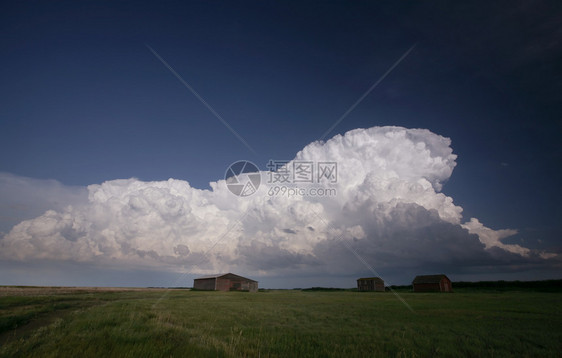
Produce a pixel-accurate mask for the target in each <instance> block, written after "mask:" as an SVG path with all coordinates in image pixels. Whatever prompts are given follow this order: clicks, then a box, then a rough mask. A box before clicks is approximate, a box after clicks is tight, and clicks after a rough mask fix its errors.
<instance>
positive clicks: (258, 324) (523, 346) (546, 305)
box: [0, 287, 562, 357]
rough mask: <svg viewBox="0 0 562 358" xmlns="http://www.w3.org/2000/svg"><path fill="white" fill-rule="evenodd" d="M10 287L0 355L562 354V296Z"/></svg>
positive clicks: (1, 304)
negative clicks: (398, 294)
mask: <svg viewBox="0 0 562 358" xmlns="http://www.w3.org/2000/svg"><path fill="white" fill-rule="evenodd" d="M400 296H401V297H402V298H403V299H404V300H405V301H406V302H407V303H408V304H409V305H410V306H411V308H412V309H413V312H411V311H410V310H409V309H408V308H406V306H405V305H404V304H403V303H401V302H400V301H399V300H398V299H397V298H396V297H395V296H394V295H393V294H392V293H360V292H349V291H335V292H322V291H300V290H272V291H265V292H258V293H242V292H202V291H188V290H158V289H153V290H148V289H146V290H118V289H111V290H103V289H87V288H84V289H67V288H17V287H0V357H65V356H67V357H77V356H81V357H162V356H165V357H172V356H173V357H185V356H189V357H373V356H374V357H377V356H380V357H387V356H389V357H436V356H437V357H440V356H442V357H456V356H460V357H485V356H488V357H492V356H493V357H502V356H517V357H525V356H528V357H549V356H550V357H560V356H561V353H560V352H562V343H561V342H562V300H561V298H562V294H560V293H537V292H502V293H494V292H489V293H471V292H466V293H452V294H439V293H408V292H405V293H400Z"/></svg>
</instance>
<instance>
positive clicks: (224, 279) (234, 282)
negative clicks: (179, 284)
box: [193, 273, 258, 292]
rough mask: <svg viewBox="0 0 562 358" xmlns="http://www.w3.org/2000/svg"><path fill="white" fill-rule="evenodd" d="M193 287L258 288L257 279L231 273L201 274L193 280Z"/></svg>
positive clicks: (203, 288) (216, 289) (250, 289)
mask: <svg viewBox="0 0 562 358" xmlns="http://www.w3.org/2000/svg"><path fill="white" fill-rule="evenodd" d="M193 288H194V289H196V290H207V291H249V292H256V291H257V290H258V281H255V280H252V279H249V278H246V277H242V276H238V275H235V274H233V273H221V274H216V275H210V276H203V277H199V278H196V279H195V280H193Z"/></svg>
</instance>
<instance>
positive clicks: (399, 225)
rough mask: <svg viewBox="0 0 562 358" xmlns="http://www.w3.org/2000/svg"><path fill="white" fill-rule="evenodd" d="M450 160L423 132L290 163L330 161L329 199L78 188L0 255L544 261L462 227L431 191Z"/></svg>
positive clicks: (161, 188) (372, 136)
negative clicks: (333, 172) (83, 192)
mask: <svg viewBox="0 0 562 358" xmlns="http://www.w3.org/2000/svg"><path fill="white" fill-rule="evenodd" d="M455 160H456V155H455V154H453V151H452V148H451V142H450V139H448V138H445V137H442V136H439V135H437V134H434V133H432V132H430V131H428V130H425V129H406V128H401V127H373V128H369V129H356V130H352V131H350V132H347V133H345V134H344V135H337V136H335V137H333V138H332V139H330V140H328V141H327V142H314V143H311V144H309V145H308V146H306V147H305V148H304V149H303V150H302V151H300V152H299V153H298V154H297V155H296V157H295V158H294V161H295V162H312V163H314V165H316V164H317V163H320V162H335V163H337V181H336V182H335V183H330V184H323V185H324V187H323V188H328V189H331V190H334V191H333V192H332V193H333V195H324V196H320V195H316V196H303V195H295V196H291V197H288V196H287V195H273V196H272V195H270V194H271V193H272V191H271V189H272V187H273V186H274V185H277V184H275V183H267V179H268V175H269V173H267V172H262V173H261V174H262V185H261V186H260V187H259V188H258V190H257V192H256V193H254V194H253V195H251V196H248V197H237V196H235V195H233V194H232V193H231V192H230V191H229V190H228V188H227V186H226V182H225V181H224V180H218V181H216V182H212V183H211V188H212V189H211V190H200V189H196V188H193V187H191V186H190V185H189V183H188V182H186V181H182V180H175V179H169V180H167V181H159V182H143V181H140V180H137V179H127V180H112V181H107V182H104V183H102V184H100V185H90V186H88V188H87V190H88V200H87V201H86V202H85V203H80V202H78V203H73V204H72V205H69V206H67V207H66V208H64V209H60V208H59V209H57V210H48V211H46V212H45V213H44V214H42V215H41V216H39V217H36V218H33V219H30V220H25V221H22V222H20V223H19V224H17V225H15V226H14V227H13V228H12V229H11V231H10V232H8V233H7V234H6V235H4V237H3V238H1V239H0V255H1V257H2V258H3V259H5V260H6V259H9V260H33V259H38V260H70V261H75V262H90V263H96V264H102V265H105V264H115V265H125V266H129V267H131V266H133V267H137V266H144V267H158V268H161V269H172V270H173V269H174V268H177V267H178V266H181V267H184V268H189V270H191V271H192V272H195V273H208V272H219V271H237V270H239V271H242V272H244V271H246V270H253V271H254V272H260V273H261V274H262V275H272V274H273V273H275V274H283V273H288V272H301V273H303V272H304V273H314V272H316V273H320V272H334V273H337V272H339V273H343V272H348V273H349V272H360V271H363V272H364V271H365V268H364V267H363V266H362V263H361V262H360V261H361V260H357V258H356V257H355V256H354V255H350V253H349V252H345V251H346V250H347V249H350V250H354V251H355V252H356V253H359V255H360V256H361V257H362V259H363V260H364V261H365V262H367V263H369V264H370V265H372V266H375V267H377V268H378V269H379V270H384V269H385V268H388V269H393V268H394V269H397V268H400V267H424V266H425V267H443V266H445V265H456V266H463V265H465V266H468V267H470V266H478V265H492V264H493V263H494V262H497V261H501V262H505V261H506V260H509V258H511V259H515V260H517V259H518V258H523V257H538V258H543V259H544V258H547V257H548V258H552V257H553V256H549V255H545V254H544V253H543V254H542V255H541V254H539V253H533V251H532V250H529V249H527V248H524V247H521V246H519V245H512V244H506V243H503V242H502V239H504V238H506V237H508V236H511V235H513V234H516V233H517V231H516V230H492V229H490V228H487V227H485V226H484V225H483V224H481V223H480V222H479V221H478V220H477V219H474V218H473V219H471V220H469V221H468V222H465V223H462V219H463V218H462V208H461V207H459V206H456V205H455V204H454V203H453V199H452V198H451V197H448V196H446V195H444V194H443V193H441V192H440V191H441V188H442V185H443V183H444V182H445V181H446V180H448V179H449V178H450V176H451V174H452V172H453V169H454V167H455V165H456V162H455ZM291 164H292V163H289V164H288V167H290V166H291ZM317 174H318V173H317ZM302 185H304V184H302ZM285 194H286V193H285ZM340 243H344V245H340Z"/></svg>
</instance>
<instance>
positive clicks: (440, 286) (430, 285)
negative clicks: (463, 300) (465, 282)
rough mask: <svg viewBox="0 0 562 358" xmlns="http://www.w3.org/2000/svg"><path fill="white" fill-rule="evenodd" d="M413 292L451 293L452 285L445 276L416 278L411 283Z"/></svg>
mask: <svg viewBox="0 0 562 358" xmlns="http://www.w3.org/2000/svg"><path fill="white" fill-rule="evenodd" d="M412 285H413V286H414V292H452V291H453V285H452V284H451V280H449V278H448V277H447V276H446V275H443V274H440V275H421V276H416V278H414V281H413V282H412Z"/></svg>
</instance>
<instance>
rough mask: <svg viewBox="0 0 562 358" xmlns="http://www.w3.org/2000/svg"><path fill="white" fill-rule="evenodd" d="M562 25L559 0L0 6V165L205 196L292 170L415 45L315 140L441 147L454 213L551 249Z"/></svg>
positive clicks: (22, 172) (561, 104)
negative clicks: (388, 134) (413, 131)
mask: <svg viewBox="0 0 562 358" xmlns="http://www.w3.org/2000/svg"><path fill="white" fill-rule="evenodd" d="M561 24H562V5H561V4H560V3H559V2H556V1H551V2H543V1H538V2H533V3H530V2H526V1H516V2H513V1H509V2H495V3H494V4H489V3H487V2H469V3H451V2H431V3H427V2H413V1H412V2H356V3H349V2H343V1H342V2H304V3H303V2H293V3H291V4H287V3H279V2H273V1H255V2H254V1H245V2H230V1H224V2H219V1H210V2H209V1H189V2H163V3H157V2H152V3H149V2H141V1H134V2H126V1H122V2H90V1H86V2H75V1H71V2H57V3H51V2H10V3H8V2H4V3H3V5H2V7H1V9H0V45H1V46H0V48H2V56H1V57H0V61H1V66H0V78H1V79H2V80H1V81H0V101H1V105H0V121H1V126H2V127H1V128H2V130H1V131H0V145H1V148H0V171H3V172H8V173H12V174H15V175H19V176H27V177H32V178H39V179H47V178H49V179H56V180H58V181H60V182H62V183H63V184H67V185H88V184H93V183H101V182H103V181H105V180H111V179H116V178H130V177H137V178H139V179H142V180H163V179H168V178H170V177H172V178H177V179H183V180H187V181H189V182H190V183H191V185H193V186H195V187H197V188H207V187H208V183H209V182H210V181H215V180H217V179H219V178H221V177H223V175H224V172H225V169H226V168H227V167H228V165H229V164H230V163H232V162H234V161H237V160H240V159H248V160H252V161H253V162H255V163H257V164H258V165H260V167H262V168H265V164H266V163H267V161H268V159H292V158H293V157H294V155H295V153H296V152H297V151H299V150H300V149H302V148H303V147H304V146H305V145H307V144H308V143H310V142H312V141H314V140H317V139H319V138H320V137H321V136H322V134H323V133H324V132H325V131H326V130H327V129H328V128H330V126H331V125H332V124H333V123H334V122H335V121H336V120H337V119H338V118H339V117H340V116H341V115H342V114H343V113H344V112H345V111H346V110H347V109H348V108H349V107H350V106H351V105H352V104H353V103H354V102H355V101H356V100H357V99H358V98H359V97H360V96H361V95H362V94H363V93H364V92H365V91H366V90H367V89H368V88H369V87H370V86H371V85H372V84H373V83H374V82H375V81H376V80H377V79H378V78H379V77H380V76H381V75H382V74H383V73H384V72H385V71H386V70H387V69H388V68H389V67H390V66H391V65H392V64H393V63H394V62H395V61H396V60H397V59H398V58H399V57H400V56H402V54H404V52H406V51H407V50H408V49H409V48H410V47H411V46H412V45H414V44H417V45H416V47H415V48H414V50H413V51H412V52H411V53H410V54H409V56H408V57H407V58H405V59H404V61H402V62H401V63H400V64H399V65H398V66H397V67H396V69H395V70H394V71H393V72H392V73H390V74H389V76H388V77H386V78H385V79H384V81H382V82H381V84H380V85H379V86H378V87H377V88H375V89H374V90H373V92H371V93H370V95H369V96H368V97H367V98H366V99H365V100H364V101H362V102H361V104H360V105H359V106H358V107H357V108H356V109H355V110H354V111H353V112H352V113H351V114H350V115H349V116H347V118H345V120H344V121H343V122H342V123H341V124H340V125H338V126H337V127H336V128H335V129H334V131H332V133H331V134H330V135H329V136H328V138H329V137H331V136H333V135H335V134H338V133H344V132H346V131H348V130H350V129H354V128H366V127H372V126H382V125H399V126H405V127H410V128H427V129H429V130H431V131H433V132H435V133H437V134H440V135H443V136H446V137H450V138H451V139H452V147H453V149H454V152H455V153H456V154H457V155H458V159H457V163H458V165H457V167H456V169H455V172H454V173H453V176H452V177H451V179H450V181H449V182H448V183H447V184H446V185H445V186H444V189H443V191H444V193H446V194H447V195H450V196H452V197H453V198H454V199H455V203H456V204H457V205H460V206H462V207H463V208H464V210H465V211H464V216H465V218H466V219H468V218H470V217H471V216H477V217H478V218H480V220H481V221H483V222H485V223H486V224H487V226H489V227H491V228H508V227H509V228H517V229H519V230H520V233H519V234H518V235H516V236H514V237H512V238H510V239H509V240H511V242H519V241H520V240H522V239H523V240H530V239H531V238H533V240H534V241H533V242H526V245H527V246H528V247H534V246H537V245H539V244H538V243H537V242H536V238H537V237H540V238H541V239H542V241H543V244H542V245H545V247H550V248H552V247H558V248H559V247H560V237H561V235H562V226H561V224H560V223H562V210H561V209H560V202H561V200H562V194H561V193H562V191H561V188H560V183H561V182H562V172H561V169H560V168H561V164H562V150H561V145H560V142H561V139H562V138H561V136H562V126H561V114H562V43H561V41H562V28H561ZM146 45H149V46H151V47H152V48H154V50H155V51H157V52H158V53H159V54H160V55H161V56H162V57H163V58H164V59H165V60H166V61H167V62H168V63H169V64H170V65H171V66H172V67H173V68H174V69H175V70H176V71H177V72H178V73H179V74H180V75H181V76H182V77H183V78H184V79H185V80H186V81H187V82H188V83H189V84H190V85H191V86H193V87H194V88H195V89H196V90H197V91H198V93H199V94H200V95H201V96H202V97H203V98H205V100H206V101H207V102H208V103H209V104H210V105H211V106H212V107H213V108H214V109H215V110H216V111H217V112H218V113H219V114H220V115H221V116H222V117H223V118H224V119H225V120H226V121H227V122H228V123H229V124H230V125H231V126H232V127H233V128H234V129H235V130H236V131H237V132H238V133H239V134H240V135H241V136H242V137H243V138H244V139H245V140H246V141H247V142H248V143H249V145H250V146H251V147H252V148H254V149H255V151H256V152H257V155H255V154H253V153H252V152H251V151H249V150H248V149H247V148H246V147H245V146H244V145H243V144H242V143H240V141H238V139H237V138H236V137H235V136H234V135H233V134H232V133H231V132H230V131H229V130H228V129H227V128H225V126H223V124H221V123H220V121H219V120H218V119H217V118H215V117H214V116H213V115H212V114H211V113H210V112H209V111H208V110H207V108H205V107H204V106H203V105H202V103H201V102H199V101H198V100H197V99H196V98H195V96H194V95H193V94H192V93H190V92H189V91H188V90H187V89H186V88H185V87H184V86H183V85H182V84H181V83H180V81H178V79H176V78H175V77H174V76H173V75H172V74H171V73H170V71H169V70H168V69H166V67H165V66H164V65H163V64H162V63H161V62H160V61H159V60H158V59H157V58H156V57H155V56H154V55H153V54H152V53H151V52H150V51H149V50H148V48H147V46H146ZM537 247H540V245H539V246H537Z"/></svg>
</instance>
